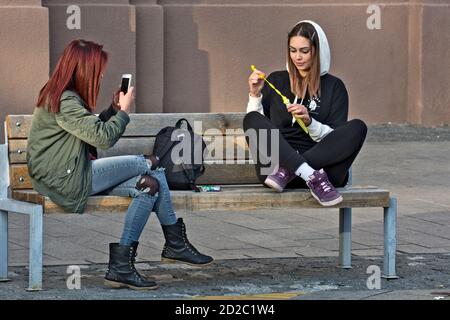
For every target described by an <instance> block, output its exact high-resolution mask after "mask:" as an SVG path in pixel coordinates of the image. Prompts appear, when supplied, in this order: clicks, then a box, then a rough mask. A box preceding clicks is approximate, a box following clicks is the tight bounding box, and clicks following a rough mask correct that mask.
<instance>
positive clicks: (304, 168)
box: [295, 162, 315, 181]
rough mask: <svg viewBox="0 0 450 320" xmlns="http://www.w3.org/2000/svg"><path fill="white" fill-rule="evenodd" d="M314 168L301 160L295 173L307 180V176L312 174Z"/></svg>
mask: <svg viewBox="0 0 450 320" xmlns="http://www.w3.org/2000/svg"><path fill="white" fill-rule="evenodd" d="M314 171H315V170H314V169H313V168H311V167H310V166H309V164H308V163H306V162H303V163H302V164H301V166H300V167H298V169H297V170H296V171H295V175H296V176H299V177H300V178H302V179H303V180H305V181H308V180H309V176H311V175H312V174H314Z"/></svg>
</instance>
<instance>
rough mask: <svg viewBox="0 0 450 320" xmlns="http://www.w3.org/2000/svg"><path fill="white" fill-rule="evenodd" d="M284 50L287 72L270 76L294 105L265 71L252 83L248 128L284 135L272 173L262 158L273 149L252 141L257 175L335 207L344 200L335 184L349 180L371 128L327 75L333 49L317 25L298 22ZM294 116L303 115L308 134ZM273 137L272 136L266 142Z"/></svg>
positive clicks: (251, 79)
mask: <svg viewBox="0 0 450 320" xmlns="http://www.w3.org/2000/svg"><path fill="white" fill-rule="evenodd" d="M285 50H286V55H287V70H284V71H276V72H273V73H271V74H270V75H269V77H268V80H269V81H270V82H272V83H273V84H274V85H275V87H276V88H278V89H279V90H280V91H281V93H282V94H283V95H285V96H286V97H287V98H289V100H290V101H291V104H290V105H288V106H287V107H286V106H285V105H284V103H283V100H282V99H281V98H280V97H279V96H278V95H277V94H276V93H275V92H274V90H273V89H271V88H270V87H269V86H267V85H265V83H264V80H263V79H261V77H260V76H261V75H262V72H261V71H259V70H256V71H254V72H253V73H252V74H251V75H250V77H249V81H248V83H249V91H250V92H249V102H248V105H247V115H246V116H245V118H244V129H245V130H246V131H247V130H249V129H252V130H256V131H258V130H259V131H260V133H262V132H268V133H272V132H273V131H272V130H274V129H279V133H280V135H279V139H278V140H275V139H274V140H275V143H276V144H277V146H273V147H272V148H278V151H279V163H272V166H271V168H274V170H273V172H272V173H270V172H269V174H267V173H266V174H263V172H262V169H265V168H264V164H267V162H266V159H263V160H264V161H261V159H262V157H265V156H266V155H267V154H268V153H267V152H265V151H264V150H259V149H258V148H255V145H254V144H253V147H252V142H251V141H249V143H250V150H251V151H252V153H253V154H254V158H255V159H257V165H256V168H257V175H258V177H259V179H260V181H261V183H264V184H265V185H266V186H268V187H270V188H273V189H274V190H276V191H278V192H282V191H283V190H284V189H285V188H286V187H287V188H305V187H309V188H310V189H311V193H312V195H313V196H314V197H315V198H316V199H317V201H318V202H319V203H320V204H322V205H323V206H332V205H335V204H338V203H339V202H341V201H342V200H343V199H342V196H341V195H340V194H339V192H338V191H337V190H336V189H335V187H342V186H344V185H345V184H346V182H347V180H348V170H349V168H350V167H351V165H352V163H353V161H354V160H355V158H356V156H357V155H358V153H359V151H360V150H361V147H362V145H363V143H364V140H365V137H366V133H367V127H366V125H365V123H364V122H363V121H361V120H359V119H353V120H350V121H347V116H348V95H347V90H346V89H345V85H344V83H343V82H342V81H341V80H340V79H339V78H337V77H335V76H333V75H331V74H329V73H328V70H329V68H330V47H329V45H328V41H327V38H326V36H325V33H324V32H323V30H322V28H321V27H320V26H319V25H318V24H317V23H315V22H313V21H300V22H299V23H297V24H296V25H295V26H294V27H293V28H292V30H291V31H290V32H289V34H288V38H287V45H286V49H285ZM293 114H294V115H295V116H296V117H298V118H300V119H302V121H303V122H304V124H305V125H306V126H307V128H308V133H306V132H305V131H303V130H302V128H301V127H300V125H299V124H298V123H297V122H296V121H295V119H294V118H293ZM261 129H265V130H267V131H261ZM274 137H275V136H274ZM271 140H272V136H270V137H269V138H267V140H266V141H271ZM264 147H265V146H264ZM261 151H264V152H261ZM271 154H273V153H271Z"/></svg>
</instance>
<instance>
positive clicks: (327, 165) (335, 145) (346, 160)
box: [244, 111, 367, 188]
mask: <svg viewBox="0 0 450 320" xmlns="http://www.w3.org/2000/svg"><path fill="white" fill-rule="evenodd" d="M248 129H254V130H256V131H257V132H259V131H258V130H259V129H267V140H266V141H267V142H268V144H269V145H268V150H269V152H268V153H270V141H271V136H270V134H271V129H277V128H276V127H275V125H274V124H273V123H272V122H271V121H270V119H268V118H267V117H265V116H264V115H262V114H260V113H259V112H256V111H253V112H250V113H248V114H247V115H246V116H245V118H244V130H245V131H247V130H248ZM366 134H367V126H366V124H365V123H364V122H363V121H361V120H359V119H353V120H350V121H348V122H346V123H345V124H343V125H342V126H340V127H338V128H336V129H334V130H333V131H332V132H330V133H329V134H328V135H327V136H326V137H325V138H323V139H322V140H321V141H320V142H318V143H317V144H315V145H314V146H313V147H312V148H310V149H309V150H306V151H302V150H295V149H294V148H293V147H292V146H291V145H290V144H289V142H288V141H287V140H286V139H285V138H284V137H283V136H282V135H281V134H279V146H280V149H279V159H280V166H282V167H284V168H286V169H288V170H289V171H291V172H295V171H296V170H297V169H298V167H299V166H300V165H301V164H302V163H304V162H307V163H308V164H309V165H310V166H311V167H312V168H313V169H314V170H319V169H322V168H323V169H324V170H325V172H326V173H327V175H328V179H329V180H330V182H331V183H332V184H333V186H335V187H343V186H345V184H346V183H347V180H348V170H349V169H350V167H351V165H352V163H353V161H354V160H355V158H356V156H357V155H358V153H359V151H360V150H361V148H362V145H363V143H364V140H365V138H366ZM258 139H259V135H258ZM247 144H249V139H248V137H247ZM257 145H259V141H258V144H257ZM249 146H250V144H249ZM250 149H251V146H250ZM250 151H251V152H252V154H253V155H254V157H253V159H256V163H255V169H256V174H257V176H258V179H259V181H261V183H264V180H265V179H266V177H267V175H262V174H261V168H263V167H269V165H263V164H261V159H260V158H261V157H262V156H263V155H262V154H261V153H260V152H259V150H257V152H256V153H255V152H254V151H255V150H250ZM256 156H257V157H256ZM287 188H307V186H306V183H305V181H304V180H303V179H301V178H300V177H296V178H295V179H294V180H292V181H291V182H290V183H289V184H288V185H287Z"/></svg>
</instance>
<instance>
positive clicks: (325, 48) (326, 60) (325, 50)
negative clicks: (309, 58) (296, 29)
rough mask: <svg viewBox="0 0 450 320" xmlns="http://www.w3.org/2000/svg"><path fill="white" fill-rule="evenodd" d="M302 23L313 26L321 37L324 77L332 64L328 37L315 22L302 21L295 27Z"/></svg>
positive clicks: (321, 70)
mask: <svg viewBox="0 0 450 320" xmlns="http://www.w3.org/2000/svg"><path fill="white" fill-rule="evenodd" d="M301 22H307V23H309V24H312V26H313V27H314V29H316V32H317V35H318V36H319V49H320V75H321V76H323V75H324V74H327V73H328V71H329V70H330V63H331V53H330V46H329V44H328V39H327V36H326V35H325V32H323V30H322V28H321V27H320V26H319V25H318V24H317V23H315V22H314V21H311V20H302V21H299V22H297V23H296V24H295V25H297V24H299V23H301ZM286 68H287V64H286ZM287 69H288V68H287ZM288 70H289V69H288Z"/></svg>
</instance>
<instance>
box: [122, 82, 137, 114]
mask: <svg viewBox="0 0 450 320" xmlns="http://www.w3.org/2000/svg"><path fill="white" fill-rule="evenodd" d="M133 101H134V87H130V89H129V90H128V92H127V94H123V92H122V91H121V92H120V93H119V107H120V110H122V111H124V112H126V113H130V108H131V105H132V104H133Z"/></svg>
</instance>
